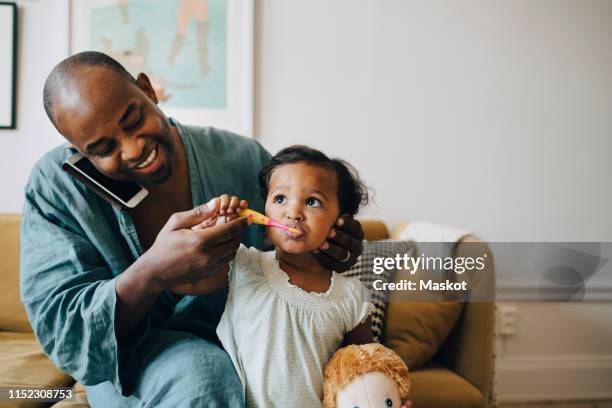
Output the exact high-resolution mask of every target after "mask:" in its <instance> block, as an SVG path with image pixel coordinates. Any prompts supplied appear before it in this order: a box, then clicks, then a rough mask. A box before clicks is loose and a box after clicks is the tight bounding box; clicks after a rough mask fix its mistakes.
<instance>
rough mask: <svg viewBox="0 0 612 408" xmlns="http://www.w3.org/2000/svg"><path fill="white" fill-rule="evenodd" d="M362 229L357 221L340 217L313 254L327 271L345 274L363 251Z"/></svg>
mask: <svg viewBox="0 0 612 408" xmlns="http://www.w3.org/2000/svg"><path fill="white" fill-rule="evenodd" d="M362 244H363V228H362V227H361V224H360V223H359V221H357V220H355V219H353V218H351V217H349V216H348V215H341V216H340V217H339V218H338V221H337V222H336V225H335V226H334V227H333V228H332V229H331V231H330V232H329V235H328V238H327V240H325V242H324V243H323V244H322V245H321V246H320V247H319V249H318V250H317V251H315V253H316V254H317V258H318V259H319V262H320V263H321V264H322V265H323V266H325V267H326V268H328V269H331V270H332V271H337V272H345V271H348V270H349V269H351V267H352V266H353V265H355V263H356V262H357V258H358V257H359V255H361V252H362V251H363V246H362Z"/></svg>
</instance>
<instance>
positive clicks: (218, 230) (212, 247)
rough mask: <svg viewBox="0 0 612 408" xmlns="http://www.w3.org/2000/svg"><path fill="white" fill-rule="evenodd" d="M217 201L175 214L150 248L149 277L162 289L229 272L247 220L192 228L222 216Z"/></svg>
mask: <svg viewBox="0 0 612 408" xmlns="http://www.w3.org/2000/svg"><path fill="white" fill-rule="evenodd" d="M221 205H226V208H225V210H224V211H225V212H227V205H229V204H224V202H223V200H221V199H219V198H217V199H213V200H211V201H210V202H209V203H208V204H205V205H201V206H198V207H195V208H194V209H192V210H189V211H185V212H181V213H176V214H173V215H172V216H171V217H170V219H169V220H168V222H167V223H166V225H164V227H163V228H162V230H161V231H160V232H159V234H158V236H157V239H156V240H155V242H154V243H153V245H152V246H151V248H150V249H149V250H148V251H147V252H146V253H145V255H143V257H146V264H147V265H150V266H151V268H150V274H149V278H150V279H151V282H152V283H153V284H154V285H155V287H157V288H158V289H160V290H164V289H171V288H172V287H176V286H179V285H185V284H187V285H189V284H194V283H196V282H198V281H199V280H201V279H203V278H207V277H210V276H212V275H215V274H216V273H218V272H223V271H227V266H228V265H229V262H230V261H231V260H232V259H234V257H235V255H236V250H237V249H238V246H239V245H240V235H241V233H242V231H243V230H244V229H245V228H246V226H247V221H246V219H235V220H233V221H230V222H227V223H225V224H222V225H215V226H211V227H209V228H203V229H197V228H194V229H192V228H191V227H193V226H195V225H198V224H201V223H202V222H205V221H206V220H208V219H210V218H212V217H216V216H217V215H218V214H219V211H220V207H221Z"/></svg>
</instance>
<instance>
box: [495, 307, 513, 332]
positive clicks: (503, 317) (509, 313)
mask: <svg viewBox="0 0 612 408" xmlns="http://www.w3.org/2000/svg"><path fill="white" fill-rule="evenodd" d="M516 323H517V312H516V305H501V306H500V308H499V334H500V335H502V336H513V335H515V334H516Z"/></svg>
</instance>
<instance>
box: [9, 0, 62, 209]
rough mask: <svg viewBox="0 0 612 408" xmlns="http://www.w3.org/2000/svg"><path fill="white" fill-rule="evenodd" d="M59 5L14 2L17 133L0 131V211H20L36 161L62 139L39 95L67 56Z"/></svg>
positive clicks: (55, 1)
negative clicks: (16, 25) (55, 68)
mask: <svg viewBox="0 0 612 408" xmlns="http://www.w3.org/2000/svg"><path fill="white" fill-rule="evenodd" d="M65 4H66V3H65V2H64V1H63V0H45V1H25V0H24V1H17V5H18V7H19V9H18V16H19V18H18V22H19V42H18V45H17V47H18V48H17V54H18V61H17V75H18V83H17V129H16V130H4V129H2V130H0V152H1V154H2V160H0V186H1V188H2V193H1V194H0V212H3V213H6V212H12V213H19V212H21V209H22V206H23V189H24V187H25V183H26V181H27V178H28V175H29V174H30V169H31V168H32V166H33V165H34V163H35V162H36V160H38V158H39V157H40V156H42V155H43V153H45V152H46V151H48V150H49V149H51V148H52V147H54V146H57V145H58V144H59V143H60V142H61V141H62V140H63V139H61V137H60V136H59V135H58V133H57V131H56V130H55V128H53V126H52V125H51V123H50V122H49V120H48V119H47V116H46V115H45V111H44V109H43V103H42V90H43V86H44V83H45V79H46V78H47V75H48V74H49V72H50V71H51V69H52V68H53V66H55V64H57V63H58V62H59V61H60V60H61V59H63V58H65V57H66V56H67V55H68V54H67V53H68V42H67V41H68V37H67V30H68V27H67V26H66V21H67V18H68V15H67V14H66V12H65V8H63V6H64V5H65Z"/></svg>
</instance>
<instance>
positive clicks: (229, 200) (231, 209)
mask: <svg viewBox="0 0 612 408" xmlns="http://www.w3.org/2000/svg"><path fill="white" fill-rule="evenodd" d="M219 199H220V200H221V204H220V205H219V215H221V216H225V217H226V221H232V220H235V219H236V218H238V214H240V212H241V211H242V210H246V209H247V208H249V203H248V202H247V201H246V200H241V199H240V198H238V197H236V196H231V197H230V196H228V195H227V194H223V195H222V196H221V197H219Z"/></svg>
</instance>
